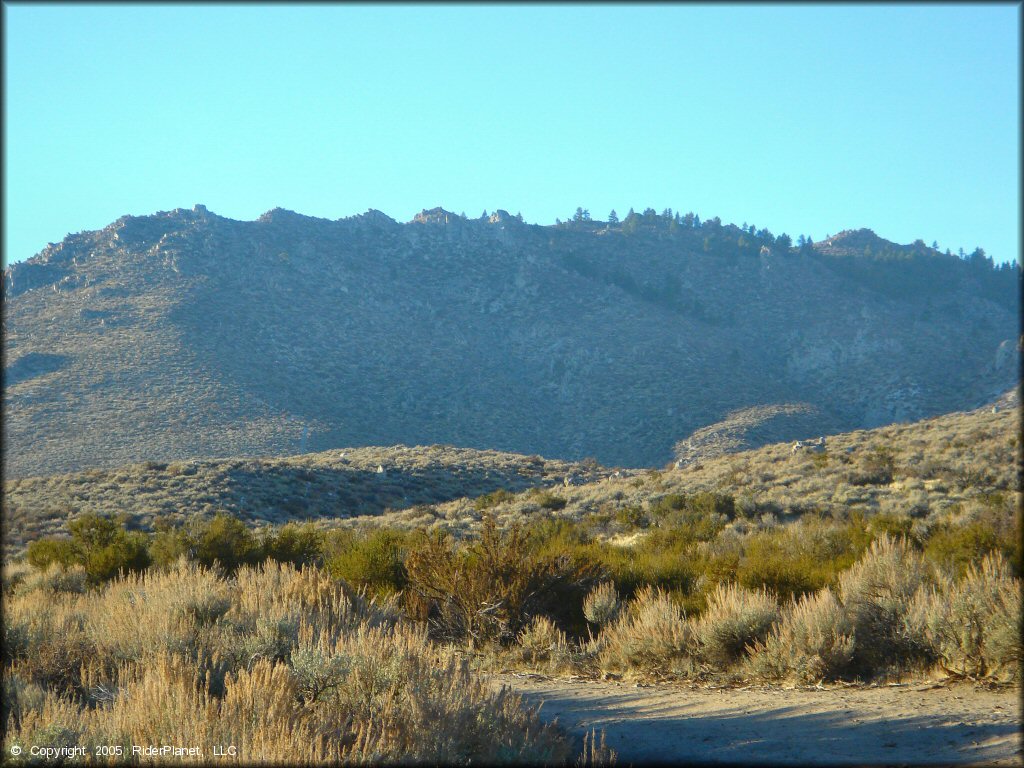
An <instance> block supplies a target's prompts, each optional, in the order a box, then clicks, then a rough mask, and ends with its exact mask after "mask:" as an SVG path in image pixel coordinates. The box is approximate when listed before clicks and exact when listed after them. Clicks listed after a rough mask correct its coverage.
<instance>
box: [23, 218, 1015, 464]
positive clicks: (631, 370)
mask: <svg viewBox="0 0 1024 768" xmlns="http://www.w3.org/2000/svg"><path fill="white" fill-rule="evenodd" d="M862 232H863V231H862ZM737 233H739V234H737ZM745 234H746V233H744V232H743V231H742V230H739V229H738V228H736V227H729V226H724V227H723V226H721V225H720V224H719V223H717V221H716V222H715V223H714V224H713V225H711V228H710V229H709V225H708V224H705V225H704V227H703V228H700V227H696V228H694V227H687V226H683V227H680V226H679V225H678V220H677V221H675V222H673V221H672V220H669V219H666V220H665V221H663V222H660V224H659V222H658V221H654V223H653V224H651V225H648V226H633V227H627V226H622V227H612V228H609V227H607V226H605V225H603V224H600V223H596V222H577V223H576V224H575V225H572V226H564V225H563V226H559V227H541V226H534V225H528V224H524V223H523V222H522V221H521V220H520V219H519V218H518V217H515V216H510V215H508V214H507V213H505V212H504V211H499V212H497V213H495V214H494V215H492V216H490V217H489V218H486V219H484V218H481V219H477V220H468V219H464V218H462V217H460V216H456V215H454V214H451V213H449V212H446V211H443V210H441V209H434V210H432V211H424V212H423V213H421V214H420V215H418V216H417V217H416V218H415V219H414V220H413V221H412V222H409V223H407V224H399V223H397V222H395V221H394V220H392V219H390V218H389V217H387V216H386V215H384V214H383V213H380V212H379V211H370V212H368V213H366V214H363V215H360V216H355V217H351V218H347V219H341V220H338V221H328V220H324V219H314V218H310V217H306V216H301V215H299V214H296V213H292V212H290V211H285V210H281V209H275V210H273V211H270V212H268V213H266V214H264V215H263V216H261V217H260V218H259V219H258V220H256V221H251V222H242V221H233V220H230V219H226V218H223V217H220V216H216V215H215V214H213V213H210V212H209V211H207V210H206V209H205V208H203V207H202V206H197V207H196V208H195V209H193V210H181V209H179V210H175V211H171V212H165V213H158V214H155V215H153V216H144V217H124V218H122V219H119V220H118V221H116V222H114V223H113V224H111V225H110V226H109V227H107V228H105V229H103V230H100V231H98V232H86V233H81V234H76V235H71V236H69V237H68V238H66V239H65V240H64V241H63V242H62V243H58V244H54V245H50V246H48V247H47V248H46V249H45V250H44V251H42V252H41V253H40V254H39V255H38V256H36V257H34V258H33V259H31V260H29V261H28V262H25V263H23V264H16V265H14V266H13V267H11V268H9V269H8V270H7V271H6V272H5V275H4V296H5V312H4V323H5V333H4V344H5V353H6V357H5V380H4V416H5V418H4V437H5V448H6V450H5V452H4V462H5V472H7V473H9V474H12V475H15V476H24V475H30V474H42V473H49V472H56V471H72V470H77V469H82V468H87V467H99V466H107V467H109V466H116V465H120V464H124V463H128V462H131V461H139V460H147V459H153V460H161V459H163V460H171V459H179V458H187V457H193V456H206V457H217V456H237V455H270V454H275V455H280V454H288V453H294V452H297V451H299V450H300V449H301V450H309V451H313V450H326V449H329V448H334V447H339V446H354V445H383V444H397V443H404V444H433V443H446V444H455V445H462V446H467V447H478V448H494V449H500V450H510V451H517V452H523V453H540V454H544V455H546V456H551V457H561V458H567V459H580V458H583V457H586V456H593V457H595V458H597V459H598V460H600V461H601V462H602V463H604V464H608V465H623V466H641V465H652V464H663V463H665V462H666V461H668V460H669V459H670V458H671V457H672V449H673V445H674V444H675V443H676V442H677V441H679V440H680V439H683V438H685V437H686V436H688V435H690V434H691V433H693V432H694V431H696V430H699V429H701V428H703V427H707V426H708V425H711V424H715V423H716V422H719V421H721V420H722V419H723V418H724V417H725V416H726V414H730V413H732V412H734V411H737V410H739V409H743V408H749V407H752V406H758V405H770V404H773V403H794V402H799V403H803V404H806V405H807V406H808V407H809V408H810V410H809V411H808V413H813V414H815V416H814V420H812V421H813V423H811V424H808V423H805V421H806V419H802V420H796V421H792V424H793V427H792V429H793V430H797V429H799V431H800V432H801V433H800V434H795V433H794V434H792V435H789V434H781V433H780V434H775V433H774V432H773V433H772V437H773V439H789V438H794V439H796V438H802V437H813V436H816V435H817V434H819V433H827V432H830V431H835V430H838V429H852V428H858V427H870V426H876V425H879V424H884V423H888V422H891V421H895V420H905V419H914V418H919V417H924V416H929V415H934V414H937V413H942V412H946V411H952V410H957V409H963V408H966V407H972V406H974V405H977V404H980V403H981V402H983V401H985V400H986V399H990V398H991V397H993V396H995V395H998V394H999V393H1000V392H1003V391H1005V390H1006V389H1007V388H1009V387H1010V386H1013V384H1014V383H1015V381H1016V378H1017V368H1016V365H1014V362H1013V361H1014V359H1015V358H1014V355H1015V354H1017V353H1016V350H1017V346H1018V344H1017V338H1018V333H1019V329H1018V326H1017V324H1018V319H1017V318H1018V307H1017V305H1016V303H1015V300H1016V298H1015V297H1016V295H1017V294H1016V290H1017V287H1016V283H1015V282H1013V281H1017V280H1018V279H1019V278H1018V277H1017V275H1016V272H1015V273H1014V274H1013V275H1006V276H1005V277H1002V278H998V279H1002V280H1003V282H1004V283H1007V285H1008V288H1007V287H1006V286H1002V284H1000V285H999V286H997V287H998V288H999V290H994V289H992V284H993V283H992V280H993V279H994V278H991V277H990V276H987V273H986V275H982V276H980V277H979V276H977V275H976V271H972V270H969V269H967V268H966V265H965V266H964V268H963V269H960V268H959V266H958V265H951V264H949V263H946V262H943V265H944V267H943V268H944V269H946V271H947V272H948V273H949V274H950V275H952V276H953V277H952V278H951V279H949V280H944V281H942V282H941V284H938V285H937V286H935V285H931V286H929V287H927V288H921V289H920V290H907V291H903V292H896V293H894V292H893V291H890V290H884V286H883V288H882V289H879V288H878V287H877V286H876V285H875V284H874V283H872V282H871V280H866V279H865V278H864V274H867V275H868V277H871V276H872V275H873V274H874V273H870V272H868V273H862V272H859V273H857V274H856V275H855V276H854V277H851V273H850V272H849V270H848V269H847V270H845V271H844V269H841V268H839V267H840V262H839V261H838V259H839V256H836V255H833V254H830V253H826V252H825V250H826V249H828V248H835V247H836V246H835V241H836V240H837V239H838V240H839V242H840V244H841V242H842V236H837V237H836V238H833V239H832V242H831V243H830V244H829V245H822V246H821V247H819V248H817V249H816V250H815V249H807V248H805V249H802V251H799V250H797V249H790V248H785V247H775V246H762V245H761V244H760V242H759V241H757V240H756V239H754V238H753V236H752V235H751V239H754V240H755V242H753V244H752V245H751V243H749V242H746V243H745V242H744V239H743V238H744V235H745ZM858 236H860V237H863V236H864V235H863V234H860V235H858ZM730 237H731V238H732V239H730ZM872 237H873V235H872ZM769 238H770V236H769ZM875 240H878V239H877V238H875ZM768 242H769V243H770V239H769V241H768ZM882 242H883V243H884V241H882ZM709 243H710V245H709ZM876 245H877V243H876ZM890 245H891V244H890ZM857 248H858V249H859V248H861V245H860V244H859V243H858V244H857ZM934 258H935V259H936V260H938V259H939V255H937V254H936V255H934ZM954 261H957V260H955V259H954ZM936 263H939V262H938V261H936ZM858 269H860V266H858ZM868 269H870V267H868ZM982 278H984V280H983V279H982ZM986 281H987V282H986ZM1006 296H1009V297H1011V298H1010V299H1009V300H1007V299H1006V298H1005V297H1006ZM812 427H813V428H812ZM803 432H808V434H803Z"/></svg>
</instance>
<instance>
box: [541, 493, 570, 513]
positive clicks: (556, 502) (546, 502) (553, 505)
mask: <svg viewBox="0 0 1024 768" xmlns="http://www.w3.org/2000/svg"><path fill="white" fill-rule="evenodd" d="M534 501H536V502H537V503H538V504H540V505H541V506H542V507H543V508H544V509H550V510H559V509H565V505H566V504H567V503H568V502H566V500H565V499H563V498H562V497H561V496H556V495H555V494H553V493H551V491H543V492H541V493H538V494H537V495H536V496H535V497H534Z"/></svg>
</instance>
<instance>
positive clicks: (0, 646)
mask: <svg viewBox="0 0 1024 768" xmlns="http://www.w3.org/2000/svg"><path fill="white" fill-rule="evenodd" d="M28 649H29V631H28V624H27V623H26V622H17V621H5V622H3V627H2V629H0V664H2V665H3V666H7V665H8V664H9V663H11V662H12V661H14V660H15V659H18V658H21V657H22V656H24V655H25V653H26V652H27V651H28Z"/></svg>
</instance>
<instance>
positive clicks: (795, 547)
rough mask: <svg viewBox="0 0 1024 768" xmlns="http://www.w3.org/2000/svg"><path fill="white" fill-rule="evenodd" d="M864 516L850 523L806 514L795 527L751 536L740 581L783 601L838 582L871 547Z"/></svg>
mask: <svg viewBox="0 0 1024 768" xmlns="http://www.w3.org/2000/svg"><path fill="white" fill-rule="evenodd" d="M862 524H863V520H862V519H853V520H850V521H847V522H846V523H836V522H831V521H825V520H822V519H821V518H820V517H819V516H817V515H806V516H805V517H804V518H802V519H801V520H800V521H799V522H798V523H796V524H795V525H790V526H784V527H778V528H774V529H771V530H766V531H758V532H755V533H752V534H749V535H748V536H747V538H746V539H745V540H744V543H743V554H742V557H741V558H740V561H739V563H738V565H737V568H736V581H737V582H738V583H739V584H740V585H742V586H744V587H747V588H749V589H758V588H760V587H766V588H768V589H769V590H771V591H772V592H774V593H775V594H776V595H778V596H779V599H780V600H785V599H787V598H789V597H797V596H799V595H802V594H809V593H811V592H814V591H817V590H818V589H821V588H822V587H824V586H830V585H834V584H835V582H836V580H837V578H838V576H839V573H840V572H841V571H843V570H845V569H846V568H849V567H850V566H851V565H852V564H853V563H854V562H855V561H856V559H857V556H858V555H859V554H860V553H861V552H862V551H863V548H864V547H866V546H867V543H868V541H869V540H870V539H869V536H868V535H866V534H865V532H864V529H863V527H862Z"/></svg>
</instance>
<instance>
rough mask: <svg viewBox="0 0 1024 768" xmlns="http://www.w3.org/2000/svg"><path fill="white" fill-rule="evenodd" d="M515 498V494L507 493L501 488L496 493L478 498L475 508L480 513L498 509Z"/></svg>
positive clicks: (474, 504) (474, 503)
mask: <svg viewBox="0 0 1024 768" xmlns="http://www.w3.org/2000/svg"><path fill="white" fill-rule="evenodd" d="M514 498H515V494H513V493H512V492H510V491H506V490H505V489H504V488H499V489H498V490H496V491H491V492H490V493H485V494H484V495H483V496H478V497H477V498H476V500H475V501H474V502H473V508H474V509H476V510H477V511H478V512H483V511H484V510H488V509H490V508H491V507H496V506H498V505H499V504H502V503H504V502H506V501H511V500H512V499H514Z"/></svg>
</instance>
